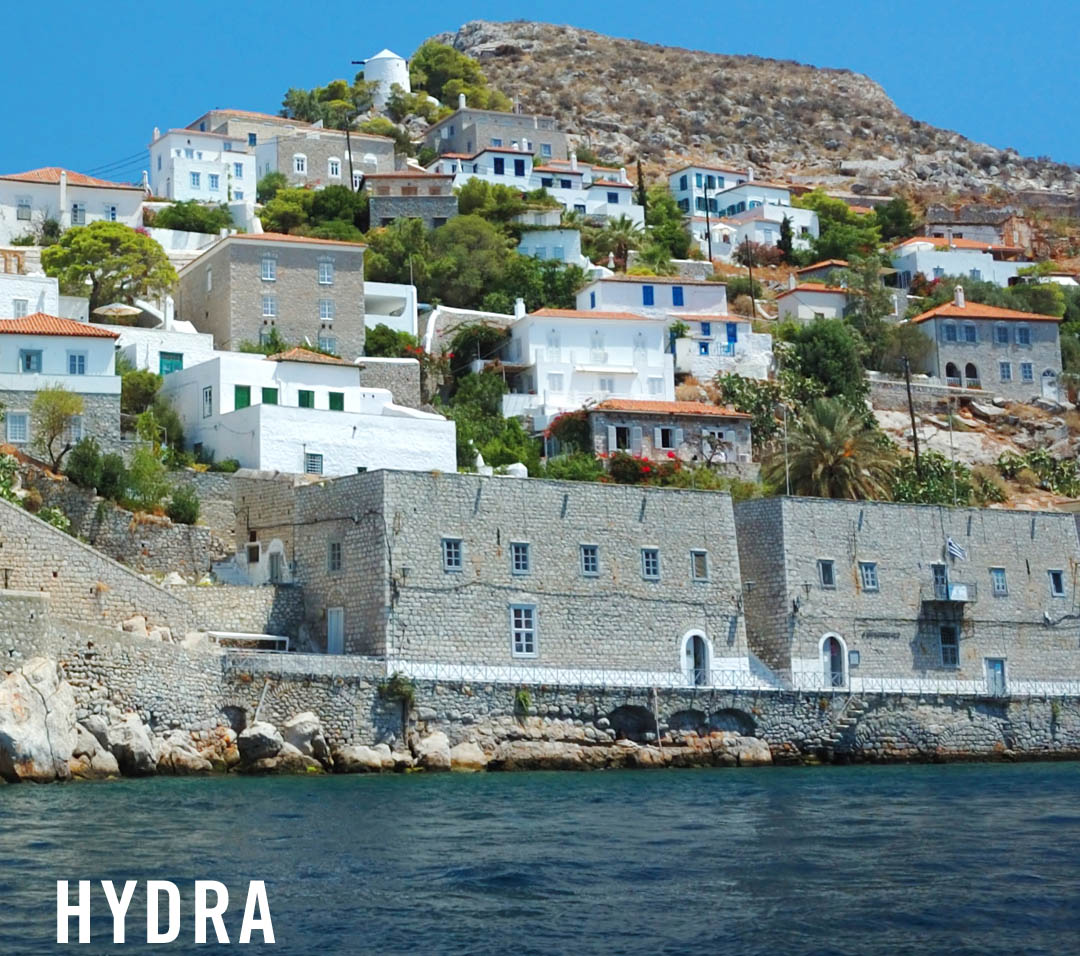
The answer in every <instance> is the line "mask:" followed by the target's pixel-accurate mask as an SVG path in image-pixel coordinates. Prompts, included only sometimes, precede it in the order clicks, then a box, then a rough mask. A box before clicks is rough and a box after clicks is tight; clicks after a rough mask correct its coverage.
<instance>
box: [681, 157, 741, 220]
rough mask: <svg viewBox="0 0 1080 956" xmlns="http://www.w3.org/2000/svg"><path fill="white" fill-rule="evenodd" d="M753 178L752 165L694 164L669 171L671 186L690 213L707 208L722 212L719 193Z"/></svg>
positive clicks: (710, 210) (683, 206)
mask: <svg viewBox="0 0 1080 956" xmlns="http://www.w3.org/2000/svg"><path fill="white" fill-rule="evenodd" d="M753 178H754V170H753V169H747V168H744V169H735V168H733V167H729V166H703V165H698V164H692V165H689V166H682V167H680V168H679V169H676V170H675V171H674V172H670V173H668V189H670V190H671V194H672V195H673V196H674V197H675V201H676V202H677V203H678V204H679V208H680V209H681V210H682V211H683V212H684V213H686V214H687V215H696V214H697V213H704V212H705V210H706V208H707V209H708V210H709V212H710V213H712V214H713V215H719V209H720V206H719V203H718V202H717V200H716V194H717V193H719V192H721V191H723V190H725V189H728V188H729V187H731V186H737V185H738V184H740V183H745V182H746V181H747V180H750V179H753Z"/></svg>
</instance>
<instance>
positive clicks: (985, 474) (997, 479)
mask: <svg viewBox="0 0 1080 956" xmlns="http://www.w3.org/2000/svg"><path fill="white" fill-rule="evenodd" d="M971 488H972V494H974V496H975V501H976V503H977V504H980V505H988V504H991V503H994V504H996V503H1000V502H1002V501H1007V500H1008V497H1009V495H1008V492H1007V490H1006V488H1005V482H1003V481H1002V480H1001V476H1000V475H999V474H998V473H997V472H996V471H994V469H993V468H991V467H990V466H989V465H976V466H975V467H974V468H972V469H971Z"/></svg>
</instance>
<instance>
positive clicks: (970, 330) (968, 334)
mask: <svg viewBox="0 0 1080 956" xmlns="http://www.w3.org/2000/svg"><path fill="white" fill-rule="evenodd" d="M978 340H979V336H978V331H977V330H976V328H975V326H974V325H965V326H964V341H965V342H969V343H970V342H977V341H978Z"/></svg>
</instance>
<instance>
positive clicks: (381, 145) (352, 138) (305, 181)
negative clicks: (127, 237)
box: [255, 127, 396, 190]
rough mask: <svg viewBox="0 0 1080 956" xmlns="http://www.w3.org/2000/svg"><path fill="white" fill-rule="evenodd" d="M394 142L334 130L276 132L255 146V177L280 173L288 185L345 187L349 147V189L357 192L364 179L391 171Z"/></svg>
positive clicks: (383, 137)
mask: <svg viewBox="0 0 1080 956" xmlns="http://www.w3.org/2000/svg"><path fill="white" fill-rule="evenodd" d="M394 146H395V144H394V141H393V140H392V139H390V138H389V137H388V136H375V135H372V134H371V133H349V139H348V142H346V139H345V134H344V133H343V132H342V131H340V130H336V129H322V128H318V127H310V128H308V129H304V130H300V131H297V132H295V133H288V134H283V133H279V134H278V135H277V136H275V137H273V139H270V140H268V141H267V142H265V143H263V144H262V145H260V146H256V147H255V160H256V163H257V166H258V171H259V178H260V179H261V178H262V177H263V176H265V175H266V174H267V173H275V172H277V173H284V175H285V178H286V179H288V180H289V185H290V186H341V185H345V186H348V185H349V148H350V147H351V148H352V188H353V189H354V190H356V189H359V188H360V186H361V184H362V183H363V179H364V177H365V176H368V175H370V174H372V173H389V172H393V170H394V168H395V165H396V159H395V155H394Z"/></svg>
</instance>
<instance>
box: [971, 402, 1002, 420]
mask: <svg viewBox="0 0 1080 956" xmlns="http://www.w3.org/2000/svg"><path fill="white" fill-rule="evenodd" d="M970 408H971V413H972V414H973V415H974V416H975V417H976V418H981V419H983V420H984V421H993V420H994V419H998V418H1001V417H1002V416H1003V415H1005V414H1007V413H1006V411H1005V409H1004V408H998V407H997V406H996V405H984V404H982V403H981V402H972V403H971V405H970Z"/></svg>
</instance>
